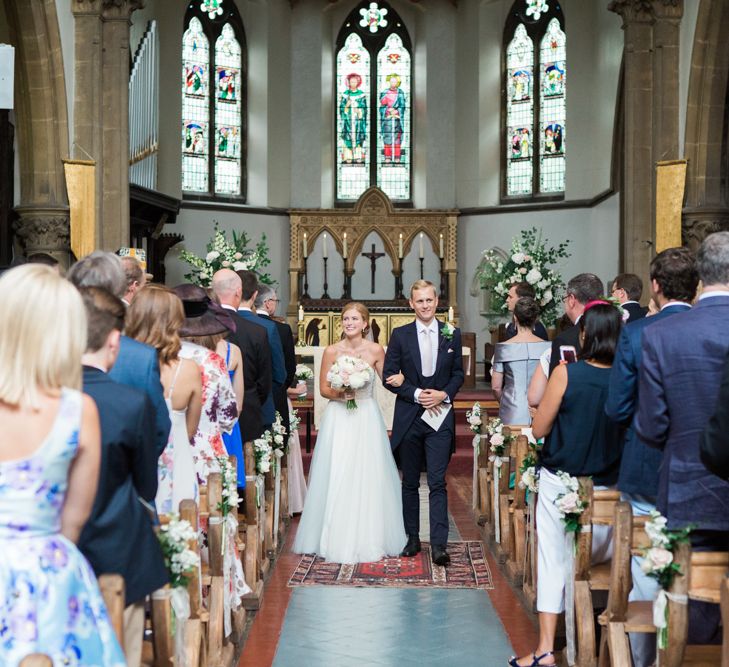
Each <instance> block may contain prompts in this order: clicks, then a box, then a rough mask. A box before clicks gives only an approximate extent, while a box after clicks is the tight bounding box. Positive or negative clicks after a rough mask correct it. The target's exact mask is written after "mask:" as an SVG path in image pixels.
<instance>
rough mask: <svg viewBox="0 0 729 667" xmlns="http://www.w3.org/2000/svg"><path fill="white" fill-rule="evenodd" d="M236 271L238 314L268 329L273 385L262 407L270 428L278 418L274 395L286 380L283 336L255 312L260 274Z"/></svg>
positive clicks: (264, 417) (264, 418) (266, 423)
mask: <svg viewBox="0 0 729 667" xmlns="http://www.w3.org/2000/svg"><path fill="white" fill-rule="evenodd" d="M236 273H237V274H238V277H239V278H240V279H241V303H240V306H239V307H238V315H240V316H241V317H242V318H243V319H244V320H247V321H249V322H253V323H254V324H257V325H258V326H261V327H263V328H264V329H265V330H266V336H268V346H269V347H270V348H271V376H272V379H273V387H272V390H271V391H270V392H269V394H268V396H267V397H266V401H265V403H264V404H263V406H262V408H261V413H262V415H263V424H264V426H265V427H266V428H268V427H269V426H270V425H271V424H273V422H274V420H275V419H276V406H275V403H274V400H273V396H274V394H275V393H276V392H280V391H281V387H283V386H284V383H285V382H286V363H285V362H284V353H283V348H282V347H281V338H280V337H279V335H278V331H276V325H275V324H274V323H273V322H271V321H270V320H264V319H263V318H262V317H258V315H256V313H254V312H253V304H254V303H255V301H256V295H257V294H258V276H256V274H255V273H254V272H253V271H236Z"/></svg>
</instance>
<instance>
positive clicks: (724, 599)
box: [721, 579, 729, 667]
mask: <svg viewBox="0 0 729 667" xmlns="http://www.w3.org/2000/svg"><path fill="white" fill-rule="evenodd" d="M721 624H722V625H723V626H724V632H723V637H722V639H723V641H722V646H721V667H729V631H728V630H727V628H729V579H724V581H723V582H722V584H721Z"/></svg>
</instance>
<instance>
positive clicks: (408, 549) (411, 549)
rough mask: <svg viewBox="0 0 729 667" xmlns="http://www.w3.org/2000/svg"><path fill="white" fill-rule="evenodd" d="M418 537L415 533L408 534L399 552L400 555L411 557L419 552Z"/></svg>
mask: <svg viewBox="0 0 729 667" xmlns="http://www.w3.org/2000/svg"><path fill="white" fill-rule="evenodd" d="M421 548H422V547H421V546H420V538H419V537H418V536H417V535H408V543H407V544H406V545H405V548H404V549H403V550H402V552H401V553H400V556H402V557H404V558H412V557H413V556H414V555H415V554H418V553H420V551H421Z"/></svg>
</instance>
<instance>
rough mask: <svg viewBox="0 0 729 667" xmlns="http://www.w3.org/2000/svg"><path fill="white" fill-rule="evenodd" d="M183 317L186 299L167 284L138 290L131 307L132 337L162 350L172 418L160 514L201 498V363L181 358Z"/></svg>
mask: <svg viewBox="0 0 729 667" xmlns="http://www.w3.org/2000/svg"><path fill="white" fill-rule="evenodd" d="M184 319H185V313H184V311H183V309H182V302H181V301H180V299H179V298H177V295H176V294H175V293H174V292H173V291H172V290H170V289H168V288H167V287H163V286H162V285H147V286H146V287H145V288H144V289H141V290H139V292H137V295H136V296H135V298H134V301H132V305H131V306H130V307H129V310H128V311H127V327H126V333H127V335H128V336H130V337H132V338H135V339H136V340H138V341H140V342H142V343H146V344H147V345H151V346H152V347H154V348H155V349H156V350H157V355H158V357H159V368H160V380H161V382H162V388H163V390H164V394H165V402H166V403H167V409H168V410H169V413H170V420H171V421H172V428H171V430H170V437H169V440H168V442H167V447H165V450H164V452H163V453H162V456H160V458H159V467H158V479H159V486H158V489H157V497H156V499H155V504H156V505H157V511H158V512H159V513H160V514H169V513H171V512H175V511H177V508H178V507H179V505H180V501H181V500H185V499H186V498H190V499H192V500H196V499H197V497H198V485H197V475H196V474H195V464H194V461H193V450H192V445H191V444H190V441H191V439H192V438H193V436H194V435H195V432H196V431H197V427H198V423H199V421H200V413H201V411H202V380H201V378H200V371H199V369H198V367H197V364H195V362H194V361H190V360H189V359H182V358H181V357H180V349H181V347H182V343H181V341H180V336H179V334H178V331H179V329H180V326H182V322H183V320H184Z"/></svg>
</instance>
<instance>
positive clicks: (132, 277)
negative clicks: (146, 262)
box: [121, 257, 147, 306]
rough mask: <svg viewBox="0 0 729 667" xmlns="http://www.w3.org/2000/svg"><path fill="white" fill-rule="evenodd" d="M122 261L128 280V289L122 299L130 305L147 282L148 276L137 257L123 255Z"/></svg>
mask: <svg viewBox="0 0 729 667" xmlns="http://www.w3.org/2000/svg"><path fill="white" fill-rule="evenodd" d="M121 263H122V268H123V269H124V277H125V278H126V282H127V291H126V292H124V296H123V297H122V301H123V302H124V305H126V306H129V305H130V304H131V303H132V301H133V300H134V296H135V295H136V294H137V292H139V290H141V289H142V288H143V287H144V286H145V285H146V284H147V276H146V275H145V273H144V269H142V265H141V264H140V263H139V260H138V259H137V258H136V257H122V258H121Z"/></svg>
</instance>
